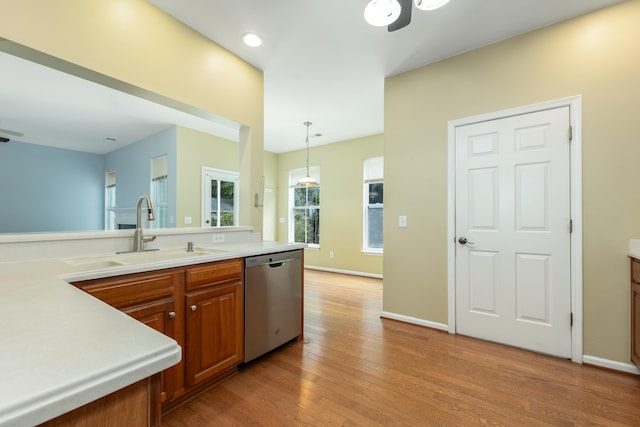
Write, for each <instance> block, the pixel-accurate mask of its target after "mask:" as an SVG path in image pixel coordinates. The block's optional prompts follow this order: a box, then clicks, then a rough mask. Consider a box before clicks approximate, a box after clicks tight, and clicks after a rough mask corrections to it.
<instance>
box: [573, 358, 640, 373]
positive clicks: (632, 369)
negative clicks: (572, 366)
mask: <svg viewBox="0 0 640 427" xmlns="http://www.w3.org/2000/svg"><path fill="white" fill-rule="evenodd" d="M582 363H585V364H588V365H595V366H599V367H601V368H607V369H613V370H614V371H622V372H627V373H629V374H635V375H640V369H638V367H637V366H636V365H634V364H633V363H625V362H618V361H615V360H609V359H603V358H601V357H596V356H589V355H588V354H585V355H583V356H582Z"/></svg>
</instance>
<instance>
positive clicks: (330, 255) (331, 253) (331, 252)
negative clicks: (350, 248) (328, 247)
mask: <svg viewBox="0 0 640 427" xmlns="http://www.w3.org/2000/svg"><path fill="white" fill-rule="evenodd" d="M329 258H331V259H333V251H329Z"/></svg>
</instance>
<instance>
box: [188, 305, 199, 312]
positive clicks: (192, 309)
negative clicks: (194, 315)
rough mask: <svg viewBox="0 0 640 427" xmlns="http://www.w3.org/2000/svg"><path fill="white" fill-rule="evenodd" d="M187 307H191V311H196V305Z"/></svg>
mask: <svg viewBox="0 0 640 427" xmlns="http://www.w3.org/2000/svg"><path fill="white" fill-rule="evenodd" d="M189 308H190V309H191V311H196V310H197V309H198V306H197V305H195V304H194V305H192V306H191V307H189Z"/></svg>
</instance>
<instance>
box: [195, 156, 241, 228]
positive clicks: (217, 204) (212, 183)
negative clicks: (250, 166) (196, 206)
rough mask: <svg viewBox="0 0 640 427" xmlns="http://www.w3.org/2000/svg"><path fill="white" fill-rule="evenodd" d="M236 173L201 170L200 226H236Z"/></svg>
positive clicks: (237, 174) (219, 170)
mask: <svg viewBox="0 0 640 427" xmlns="http://www.w3.org/2000/svg"><path fill="white" fill-rule="evenodd" d="M239 178H240V174H239V173H238V172H231V171H225V170H221V169H213V168H207V167H204V168H202V198H203V202H202V206H203V208H202V209H203V212H202V226H203V227H232V226H236V225H238V195H239V188H238V186H239Z"/></svg>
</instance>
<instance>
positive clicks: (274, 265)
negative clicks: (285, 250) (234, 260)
mask: <svg viewBox="0 0 640 427" xmlns="http://www.w3.org/2000/svg"><path fill="white" fill-rule="evenodd" d="M294 260H295V258H286V259H280V260H277V261H271V262H261V263H259V264H258V263H256V264H252V265H247V268H252V267H269V268H278V267H282V266H283V265H285V264H286V263H288V262H291V261H294Z"/></svg>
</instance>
